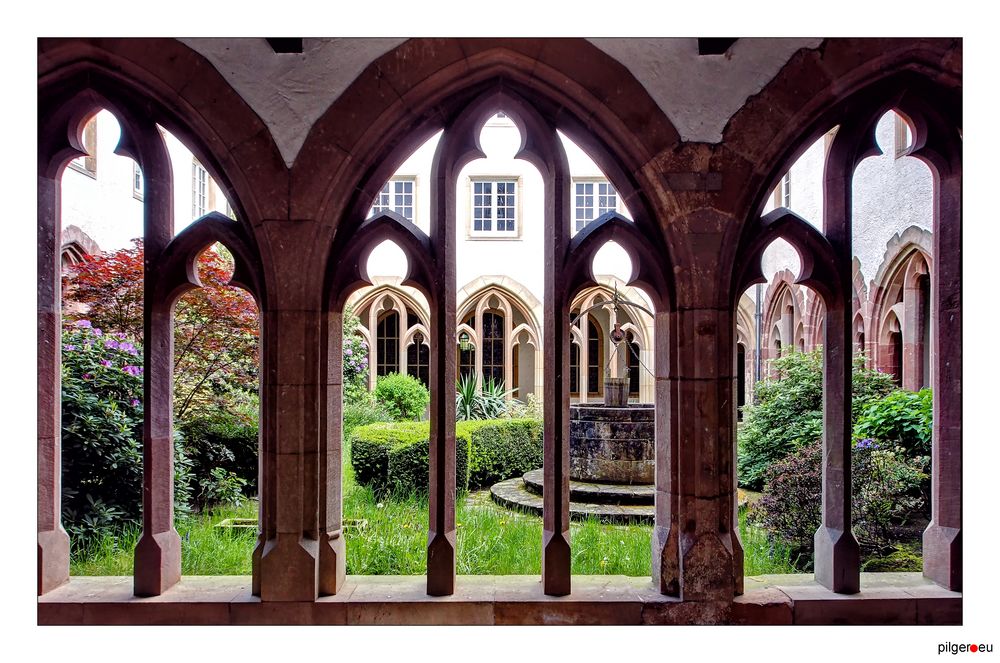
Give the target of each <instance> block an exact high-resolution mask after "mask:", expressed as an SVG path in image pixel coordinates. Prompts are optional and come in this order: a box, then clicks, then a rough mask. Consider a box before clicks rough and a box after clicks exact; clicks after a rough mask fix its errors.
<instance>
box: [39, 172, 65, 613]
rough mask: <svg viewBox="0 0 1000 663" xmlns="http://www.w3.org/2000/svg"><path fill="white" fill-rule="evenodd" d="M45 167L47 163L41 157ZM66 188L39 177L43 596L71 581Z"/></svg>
mask: <svg viewBox="0 0 1000 663" xmlns="http://www.w3.org/2000/svg"><path fill="white" fill-rule="evenodd" d="M38 163H39V166H42V165H43V164H45V163H46V159H45V155H39V160H38ZM60 217H61V213H60V187H59V182H57V181H56V180H55V178H54V177H49V176H48V174H46V173H43V172H39V174H38V450H37V453H38V595H39V596H41V595H42V594H44V593H45V592H48V591H50V590H52V589H55V588H56V587H58V586H59V585H61V584H63V583H64V582H66V581H67V580H69V535H67V534H66V530H65V529H63V526H62V423H61V406H62V399H61V391H62V386H61V380H60V377H61V368H60V364H61V361H62V353H61V350H62V301H61V294H62V293H61V290H60V289H61V280H60V268H61V250H62V246H61V243H62V242H61V240H60V235H61V233H60V231H59V228H60V223H61V219H60Z"/></svg>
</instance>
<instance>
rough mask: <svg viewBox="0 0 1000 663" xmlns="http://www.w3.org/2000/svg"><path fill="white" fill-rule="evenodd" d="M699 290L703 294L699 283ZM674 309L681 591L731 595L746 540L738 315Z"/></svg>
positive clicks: (696, 596) (705, 597) (711, 597)
mask: <svg viewBox="0 0 1000 663" xmlns="http://www.w3.org/2000/svg"><path fill="white" fill-rule="evenodd" d="M692 290H693V291H694V292H695V293H698V286H692ZM692 303H694V302H692ZM674 315H675V316H676V319H677V325H676V329H678V330H679V331H678V334H677V336H676V338H677V340H676V345H675V347H676V348H677V366H678V371H677V393H676V401H675V403H676V409H674V413H675V416H674V422H675V425H676V426H677V438H676V439H677V462H678V466H679V470H678V486H677V489H676V492H677V493H679V514H678V520H679V522H680V523H681V531H680V572H681V583H680V584H681V598H683V599H684V600H685V601H729V600H731V599H732V598H733V596H734V594H735V592H736V577H735V572H736V569H737V565H736V564H735V556H736V554H735V552H736V551H734V548H733V544H734V542H736V541H738V537H737V534H736V533H735V531H734V528H733V518H732V514H733V502H734V500H735V496H734V494H733V486H734V484H733V481H734V479H733V472H734V466H733V463H734V460H735V459H734V458H733V457H732V451H731V450H732V427H733V425H734V420H733V409H732V407H733V406H732V403H733V398H732V396H733V394H732V379H733V375H732V372H733V371H732V366H733V361H732V354H731V353H732V348H733V346H732V343H731V339H730V335H729V332H728V330H729V328H730V326H731V324H732V322H731V317H729V313H728V311H724V310H719V309H714V308H707V307H705V308H682V309H680V310H679V311H677V312H676V313H675V314H674ZM740 568H741V567H740Z"/></svg>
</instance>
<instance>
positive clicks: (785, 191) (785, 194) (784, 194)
mask: <svg viewBox="0 0 1000 663" xmlns="http://www.w3.org/2000/svg"><path fill="white" fill-rule="evenodd" d="M781 206H782V207H787V208H789V209H791V207H792V171H788V172H787V173H785V176H784V177H782V178H781Z"/></svg>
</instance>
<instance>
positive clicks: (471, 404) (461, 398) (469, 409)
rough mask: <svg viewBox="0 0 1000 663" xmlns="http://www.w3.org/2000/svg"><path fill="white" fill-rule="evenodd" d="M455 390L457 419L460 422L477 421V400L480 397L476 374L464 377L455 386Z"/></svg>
mask: <svg viewBox="0 0 1000 663" xmlns="http://www.w3.org/2000/svg"><path fill="white" fill-rule="evenodd" d="M455 389H456V391H455V418H456V419H458V420H459V421H468V420H469V419H475V418H476V417H475V412H476V400H477V396H478V395H479V392H478V390H477V389H476V375H475V373H468V374H466V375H463V376H462V377H461V378H460V379H459V380H458V382H457V384H456V385H455Z"/></svg>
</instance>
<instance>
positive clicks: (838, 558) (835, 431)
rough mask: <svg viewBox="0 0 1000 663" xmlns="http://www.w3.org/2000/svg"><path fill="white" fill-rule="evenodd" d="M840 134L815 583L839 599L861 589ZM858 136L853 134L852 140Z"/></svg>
mask: <svg viewBox="0 0 1000 663" xmlns="http://www.w3.org/2000/svg"><path fill="white" fill-rule="evenodd" d="M854 131H856V130H855V129H854V128H853V127H852V128H848V129H844V128H842V129H841V131H840V132H838V134H837V137H836V138H835V139H834V144H833V146H832V147H831V150H830V152H829V153H828V156H827V164H826V180H825V182H824V191H823V232H824V234H825V235H826V237H827V239H828V240H829V241H830V243H831V244H832V246H833V251H834V256H833V260H834V261H835V265H834V268H835V269H834V271H835V276H834V277H833V278H835V280H836V283H831V284H828V289H829V290H830V291H831V292H829V293H827V296H826V297H825V298H824V300H825V301H824V304H825V305H826V328H825V330H824V336H823V338H824V343H823V488H822V514H821V518H822V522H821V524H820V526H819V528H818V529H817V530H816V534H815V536H814V542H815V551H816V552H815V568H816V581H817V582H819V583H820V584H822V585H823V586H824V587H826V588H828V589H831V590H833V591H834V592H837V593H839V594H855V593H857V592H858V591H860V588H861V553H860V549H859V547H858V541H857V539H855V538H854V533H853V532H852V531H851V357H852V355H851V353H852V348H853V344H852V342H851V332H852V322H853V319H852V313H851V292H852V284H851V271H852V261H853V255H852V250H851V199H852V178H853V173H854V167H855V163H854V161H853V158H852V157H849V156H848V155H853V153H854V145H853V144H852V143H854V142H856V141H857V140H858V138H857V136H860V135H861V133H860V132H859V133H853V132H854ZM852 134H853V135H852Z"/></svg>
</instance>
